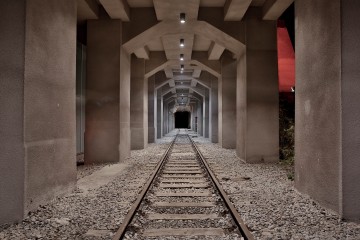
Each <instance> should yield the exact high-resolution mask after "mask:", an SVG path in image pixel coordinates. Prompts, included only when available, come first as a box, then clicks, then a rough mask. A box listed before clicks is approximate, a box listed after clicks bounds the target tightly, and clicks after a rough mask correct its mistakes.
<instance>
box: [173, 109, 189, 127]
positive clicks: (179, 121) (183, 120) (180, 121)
mask: <svg viewBox="0 0 360 240" xmlns="http://www.w3.org/2000/svg"><path fill="white" fill-rule="evenodd" d="M175 128H190V112H187V111H185V112H176V113H175Z"/></svg>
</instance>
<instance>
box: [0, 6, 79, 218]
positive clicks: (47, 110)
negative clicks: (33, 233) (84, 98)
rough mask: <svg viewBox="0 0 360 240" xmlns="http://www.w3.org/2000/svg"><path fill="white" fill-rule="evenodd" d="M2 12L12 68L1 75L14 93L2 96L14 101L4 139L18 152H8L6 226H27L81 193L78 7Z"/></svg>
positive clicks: (18, 8)
mask: <svg viewBox="0 0 360 240" xmlns="http://www.w3.org/2000/svg"><path fill="white" fill-rule="evenodd" d="M1 4H3V5H1V6H0V7H1V10H2V11H4V12H2V13H3V14H2V16H4V17H5V19H6V21H5V22H4V24H6V25H7V27H6V26H4V25H2V24H1V25H0V31H2V32H3V33H6V34H2V35H3V36H8V37H9V38H8V37H6V38H4V39H3V38H2V40H1V41H2V42H1V46H3V47H7V49H6V50H2V54H1V56H2V57H1V59H2V61H4V60H5V61H6V64H4V65H1V66H5V68H6V70H5V69H4V70H2V71H1V72H3V74H2V77H1V80H2V81H1V83H2V84H4V87H5V86H6V89H7V91H8V90H9V89H12V91H11V92H9V93H6V94H4V95H2V94H1V96H6V95H8V96H9V99H4V100H3V98H1V99H2V100H1V101H11V103H10V104H6V103H5V102H1V103H2V104H1V105H3V104H6V105H8V106H6V107H5V108H4V111H5V113H6V112H7V114H8V115H3V114H2V118H1V123H2V124H4V126H2V127H1V131H4V136H5V137H6V136H8V137H9V139H10V141H9V139H4V140H5V141H8V142H9V143H10V144H12V146H9V145H8V143H4V145H2V144H1V145H2V146H5V149H4V153H3V152H2V151H1V154H4V158H3V156H1V159H2V160H1V164H4V168H3V167H1V173H3V172H2V171H4V170H5V171H6V173H5V172H4V173H3V174H4V175H3V174H2V175H1V179H2V181H1V182H3V181H4V183H5V184H7V185H6V186H4V188H3V186H2V184H1V197H0V199H1V200H0V201H1V202H0V203H1V214H0V222H2V223H3V222H11V221H16V220H20V218H21V217H23V216H24V214H26V213H27V212H28V211H31V210H34V209H36V208H37V207H38V206H39V205H40V204H44V203H46V202H47V201H49V200H51V199H53V198H54V197H56V196H59V195H62V194H65V193H67V192H69V191H71V190H72V189H73V188H74V186H75V181H76V168H75V161H76V149H75V148H76V140H75V134H76V131H75V66H76V64H75V61H76V3H75V2H74V1H71V0H65V1H62V2H61V3H60V2H58V1H44V0H30V1H26V2H25V1H11V4H9V1H5V2H2V3H1ZM39 6H41V7H39ZM10 15H12V16H10ZM14 17H15V18H16V19H14ZM2 22H3V21H2ZM10 22H12V23H11V24H9V23H10ZM9 27H11V29H9ZM14 34H16V37H14ZM11 37H14V38H13V39H11V40H10V38H11ZM14 39H15V40H14ZM3 44H4V45H3ZM3 57H6V59H4V58H3ZM9 60H11V61H9ZM40 66H41V67H40ZM12 101H13V102H12ZM14 107H16V109H14ZM10 111H12V112H10ZM10 121H11V127H10V126H9V124H10ZM1 135H3V134H1ZM9 181H10V182H9ZM5 202H6V203H5ZM3 204H4V205H3ZM9 211H10V212H9Z"/></svg>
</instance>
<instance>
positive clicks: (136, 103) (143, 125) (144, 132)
mask: <svg viewBox="0 0 360 240" xmlns="http://www.w3.org/2000/svg"><path fill="white" fill-rule="evenodd" d="M144 75H145V60H144V59H139V58H137V57H136V56H134V55H132V56H131V82H130V87H131V92H130V127H131V149H134V150H138V149H144V148H146V146H147V142H148V129H147V128H148V80H147V79H144Z"/></svg>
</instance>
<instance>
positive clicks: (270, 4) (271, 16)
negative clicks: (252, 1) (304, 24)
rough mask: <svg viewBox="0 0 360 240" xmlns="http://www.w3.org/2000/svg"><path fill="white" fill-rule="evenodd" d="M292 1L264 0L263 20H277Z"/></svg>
mask: <svg viewBox="0 0 360 240" xmlns="http://www.w3.org/2000/svg"><path fill="white" fill-rule="evenodd" d="M293 2H294V0H266V2H265V3H264V6H263V19H264V20H277V19H278V18H279V17H280V16H281V14H283V12H284V11H285V10H286V9H287V8H288V7H289V6H290V5H291V4H292V3H293Z"/></svg>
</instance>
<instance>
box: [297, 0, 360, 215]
mask: <svg viewBox="0 0 360 240" xmlns="http://www.w3.org/2000/svg"><path fill="white" fill-rule="evenodd" d="M359 10H360V3H359V1H354V0H347V1H324V0H322V1H321V0H315V1H297V2H296V18H297V19H298V20H297V24H296V108H295V109H296V129H295V186H296V188H297V189H298V190H299V191H301V192H303V193H306V194H309V195H310V196H311V197H312V198H314V199H315V200H317V201H319V202H320V203H321V204H323V205H324V206H326V207H328V208H331V209H333V210H335V211H337V212H339V213H340V214H341V215H342V217H344V218H347V219H360V205H359V199H360V184H359V181H358V176H359V173H360V164H359V161H358V156H359V155H360V150H359V147H358V146H359V144H360V142H359V137H358V136H359V133H360V124H359V116H360V110H359V107H358V106H357V103H359V100H360V97H359V96H360V95H359V91H360V84H359V81H358V79H359V77H360V70H359V66H358V58H359V55H360V51H359V48H358V47H357V45H358V42H359V41H360V30H359V28H358V26H357V25H358V12H359ZM314 19H316V22H314Z"/></svg>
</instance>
